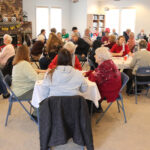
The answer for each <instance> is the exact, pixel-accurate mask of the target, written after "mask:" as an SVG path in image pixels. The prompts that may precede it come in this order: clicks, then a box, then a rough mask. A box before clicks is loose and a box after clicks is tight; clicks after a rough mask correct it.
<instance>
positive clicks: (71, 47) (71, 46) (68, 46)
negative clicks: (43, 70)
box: [49, 42, 82, 70]
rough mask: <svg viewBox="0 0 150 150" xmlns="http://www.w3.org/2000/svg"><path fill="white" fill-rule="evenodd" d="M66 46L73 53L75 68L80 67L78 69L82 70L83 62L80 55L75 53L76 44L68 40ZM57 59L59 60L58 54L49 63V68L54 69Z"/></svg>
mask: <svg viewBox="0 0 150 150" xmlns="http://www.w3.org/2000/svg"><path fill="white" fill-rule="evenodd" d="M64 48H65V49H67V50H68V51H69V52H70V53H71V55H72V66H73V67H74V68H75V69H78V70H82V67H81V64H80V62H79V59H78V57H77V56H76V55H75V50H76V45H74V44H73V43H72V42H67V43H66V44H65V45H64ZM57 60H58V55H56V57H55V58H54V59H53V61H52V62H51V63H50V65H49V69H53V68H55V67H56V65H57Z"/></svg>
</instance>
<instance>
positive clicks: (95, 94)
mask: <svg viewBox="0 0 150 150" xmlns="http://www.w3.org/2000/svg"><path fill="white" fill-rule="evenodd" d="M86 80H87V83H88V90H87V91H86V92H85V93H80V95H81V96H83V97H84V98H85V99H88V100H91V101H92V102H93V103H94V104H95V106H96V107H98V106H99V104H98V101H99V100H100V98H101V96H100V93H99V90H98V88H97V85H96V83H95V82H91V81H89V80H88V79H87V78H86ZM41 85H42V80H39V81H37V82H36V84H35V86H34V91H33V96H32V102H31V103H32V105H33V106H34V107H35V108H38V107H39V103H40V102H41V101H42V98H41V93H40V91H41Z"/></svg>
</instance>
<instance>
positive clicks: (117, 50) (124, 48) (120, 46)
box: [110, 36, 132, 57]
mask: <svg viewBox="0 0 150 150" xmlns="http://www.w3.org/2000/svg"><path fill="white" fill-rule="evenodd" d="M110 52H111V53H112V56H113V57H122V56H125V55H130V56H132V53H131V51H130V49H129V47H128V45H127V44H125V37H124V36H119V38H118V42H117V43H116V44H115V45H114V46H113V47H112V49H111V50H110Z"/></svg>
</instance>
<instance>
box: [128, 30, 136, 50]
mask: <svg viewBox="0 0 150 150" xmlns="http://www.w3.org/2000/svg"><path fill="white" fill-rule="evenodd" d="M127 45H128V47H129V49H130V50H131V52H133V49H134V47H135V38H134V33H133V32H131V33H130V34H129V40H128V42H127Z"/></svg>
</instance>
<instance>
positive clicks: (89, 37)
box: [83, 28, 93, 46]
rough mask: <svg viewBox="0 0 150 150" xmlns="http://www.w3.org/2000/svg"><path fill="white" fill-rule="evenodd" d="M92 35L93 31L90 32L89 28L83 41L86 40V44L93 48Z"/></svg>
mask: <svg viewBox="0 0 150 150" xmlns="http://www.w3.org/2000/svg"><path fill="white" fill-rule="evenodd" d="M90 33H91V31H90V29H89V28H87V29H85V31H84V36H83V40H84V41H85V42H86V43H88V44H89V45H90V46H92V45H93V42H92V40H91V36H90Z"/></svg>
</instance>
